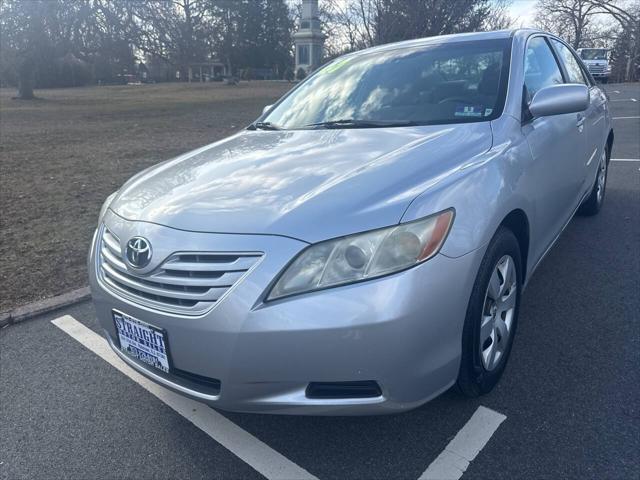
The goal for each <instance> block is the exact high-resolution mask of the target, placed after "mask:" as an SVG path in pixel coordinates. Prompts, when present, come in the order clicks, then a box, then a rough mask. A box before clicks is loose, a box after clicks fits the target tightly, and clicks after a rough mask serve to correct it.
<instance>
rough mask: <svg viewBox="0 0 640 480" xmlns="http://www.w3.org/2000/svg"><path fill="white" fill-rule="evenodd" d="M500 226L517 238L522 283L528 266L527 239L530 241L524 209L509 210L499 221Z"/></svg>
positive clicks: (524, 280) (527, 220) (525, 277)
mask: <svg viewBox="0 0 640 480" xmlns="http://www.w3.org/2000/svg"><path fill="white" fill-rule="evenodd" d="M500 227H505V228H507V229H509V230H510V231H511V232H512V233H513V234H514V235H515V237H516V239H517V240H518V244H519V245H520V256H521V261H522V279H521V280H522V283H523V284H524V283H525V282H526V279H527V274H528V268H527V265H528V264H527V262H528V260H529V241H530V228H529V219H528V217H527V214H526V213H525V212H524V210H522V209H520V208H516V209H514V210H511V212H509V213H508V214H507V216H505V217H504V219H503V220H502V222H500Z"/></svg>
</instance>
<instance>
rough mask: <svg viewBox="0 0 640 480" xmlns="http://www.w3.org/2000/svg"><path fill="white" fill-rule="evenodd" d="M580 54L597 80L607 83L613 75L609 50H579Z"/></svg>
mask: <svg viewBox="0 0 640 480" xmlns="http://www.w3.org/2000/svg"><path fill="white" fill-rule="evenodd" d="M578 54H579V55H580V58H582V61H583V62H584V64H585V65H586V66H587V68H588V69H589V72H590V73H591V75H592V76H593V78H595V79H596V80H598V81H600V82H602V83H607V82H608V81H609V76H610V75H611V63H610V61H609V50H607V49H606V48H579V49H578Z"/></svg>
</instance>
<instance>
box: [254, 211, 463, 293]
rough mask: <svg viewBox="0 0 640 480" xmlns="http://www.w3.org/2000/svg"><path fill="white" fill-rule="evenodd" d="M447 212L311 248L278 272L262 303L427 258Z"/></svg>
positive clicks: (445, 228)
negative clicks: (279, 273) (277, 276)
mask: <svg viewBox="0 0 640 480" xmlns="http://www.w3.org/2000/svg"><path fill="white" fill-rule="evenodd" d="M453 216H454V211H453V209H449V210H445V211H443V212H440V213H437V214H435V215H431V216H429V217H426V218H423V219H420V220H416V221H413V222H409V223H403V224H400V225H396V226H393V227H388V228H382V229H379V230H372V231H369V232H364V233H358V234H356V235H350V236H348V237H342V238H337V239H334V240H328V241H325V242H321V243H317V244H315V245H311V246H310V247H307V248H306V249H305V250H303V251H302V252H301V253H300V254H299V255H298V256H297V257H296V258H295V259H294V261H293V262H292V263H291V264H290V265H289V266H288V267H287V268H286V269H285V270H284V272H283V273H282V274H281V275H280V278H279V279H278V281H277V282H276V284H275V285H274V286H273V288H272V289H271V291H270V292H269V295H268V296H267V300H274V299H276V298H281V297H285V296H288V295H294V294H297V293H302V292H310V291H313V290H320V289H323V288H327V287H335V286H338V285H344V284H346V283H353V282H358V281H362V280H369V279H372V278H376V277H381V276H383V275H388V274H390V273H394V272H398V271H400V270H404V269H407V268H410V267H412V266H414V265H417V264H419V263H422V262H425V261H427V260H429V259H430V258H431V257H433V256H434V255H435V254H436V253H438V251H439V250H440V247H441V246H442V244H443V243H444V240H445V239H446V237H447V234H448V233H449V230H450V228H451V224H452V222H453Z"/></svg>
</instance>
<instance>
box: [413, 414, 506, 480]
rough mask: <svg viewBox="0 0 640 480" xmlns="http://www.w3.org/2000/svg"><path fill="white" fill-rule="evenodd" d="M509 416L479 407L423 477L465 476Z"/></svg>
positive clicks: (440, 479) (437, 479) (447, 479)
mask: <svg viewBox="0 0 640 480" xmlns="http://www.w3.org/2000/svg"><path fill="white" fill-rule="evenodd" d="M506 418H507V417H505V416H504V415H502V414H501V413H498V412H494V411H493V410H490V409H488V408H485V407H478V409H477V410H476V411H475V413H474V414H473V416H472V417H471V418H470V419H469V421H468V422H467V423H466V424H465V425H464V427H462V429H461V430H460V431H459V432H458V433H457V434H456V436H455V437H453V440H451V441H450V442H449V445H447V446H446V447H445V449H444V451H443V452H442V453H441V454H440V455H438V458H436V459H435V460H434V461H433V462H432V463H431V465H429V468H427V470H425V472H424V473H423V474H422V475H421V476H420V479H419V480H457V479H458V478H460V477H462V474H463V473H464V472H465V471H466V470H467V468H469V464H470V463H471V462H472V461H473V459H474V458H476V455H478V453H480V450H482V449H483V447H484V446H485V445H486V444H487V442H488V441H489V439H490V438H491V436H492V435H493V434H494V432H495V431H496V430H497V429H498V427H499V426H500V424H501V423H502V422H503V421H504V420H505V419H506Z"/></svg>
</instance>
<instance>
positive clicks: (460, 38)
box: [349, 28, 546, 56]
mask: <svg viewBox="0 0 640 480" xmlns="http://www.w3.org/2000/svg"><path fill="white" fill-rule="evenodd" d="M532 33H545V34H546V32H543V31H542V30H537V29H532V28H516V29H509V30H493V31H490V32H470V33H454V34H450V35H438V36H435V37H425V38H416V39H414V40H404V41H402V42H394V43H386V44H384V45H378V46H375V47H371V48H367V49H364V50H359V51H357V52H354V53H351V54H349V56H350V55H359V54H366V53H375V52H384V51H387V50H395V49H399V48H413V47H421V46H423V45H424V46H428V45H442V44H447V43H456V42H474V41H479V40H498V39H503V38H510V37H513V36H516V35H524V36H528V35H530V34H532Z"/></svg>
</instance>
